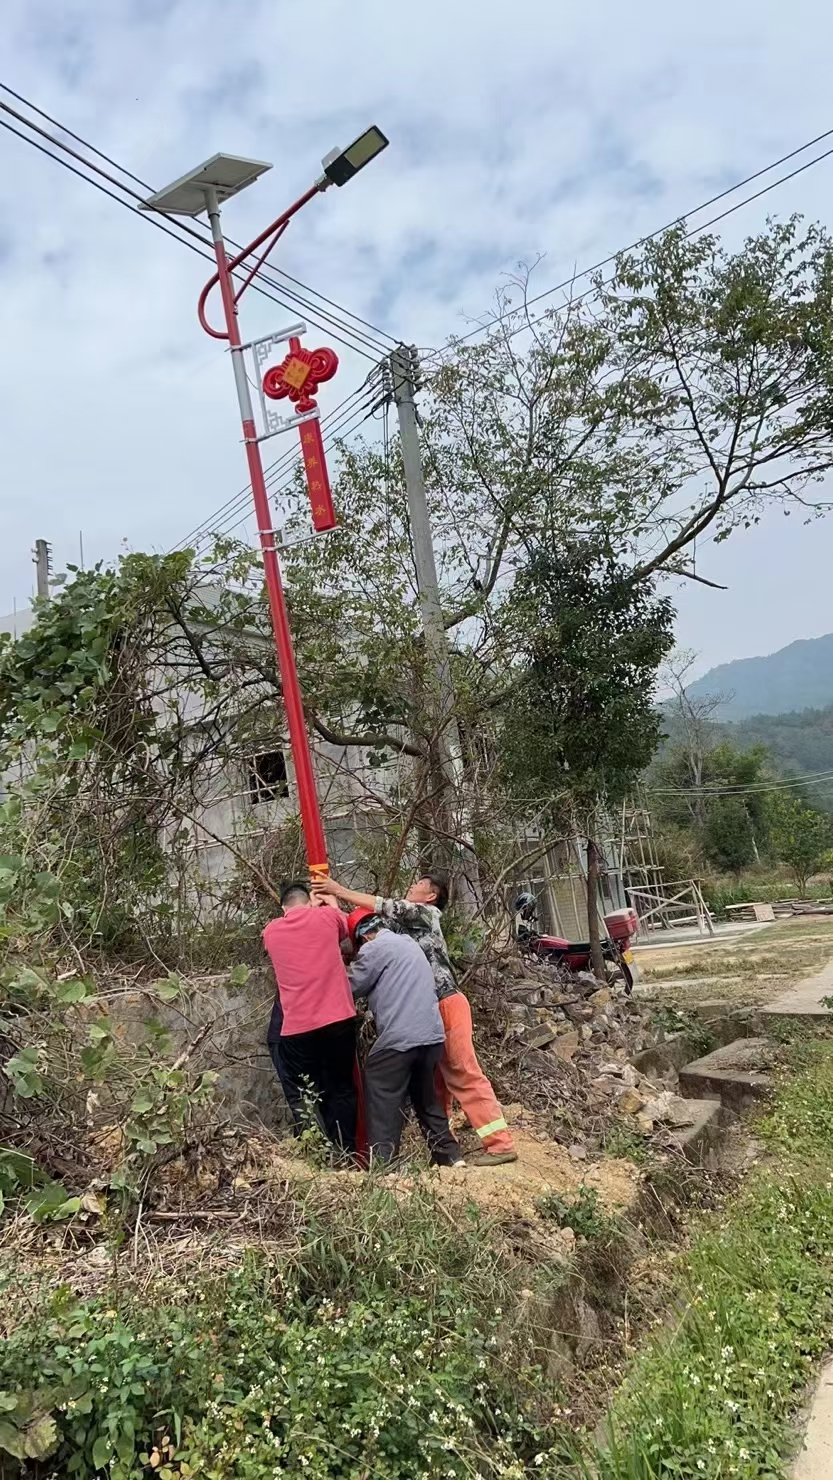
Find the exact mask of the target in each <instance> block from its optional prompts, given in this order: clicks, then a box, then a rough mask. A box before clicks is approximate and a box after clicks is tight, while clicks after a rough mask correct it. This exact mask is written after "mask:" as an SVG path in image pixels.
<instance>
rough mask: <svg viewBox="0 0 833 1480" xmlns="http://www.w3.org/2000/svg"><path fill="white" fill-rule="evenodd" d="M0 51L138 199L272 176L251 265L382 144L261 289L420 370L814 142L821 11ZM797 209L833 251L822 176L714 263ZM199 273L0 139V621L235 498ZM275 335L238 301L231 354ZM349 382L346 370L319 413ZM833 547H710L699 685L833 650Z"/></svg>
mask: <svg viewBox="0 0 833 1480" xmlns="http://www.w3.org/2000/svg"><path fill="white" fill-rule="evenodd" d="M3 29H4V42H5V44H4V48H3V66H2V68H0V81H3V82H5V83H6V84H8V86H10V87H12V88H14V89H15V90H16V91H17V92H19V93H21V94H24V95H25V96H26V97H28V98H30V99H32V100H33V101H34V102H36V103H37V104H38V105H39V106H40V107H41V108H43V109H45V110H46V111H47V112H49V113H51V114H53V115H54V116H55V117H56V118H57V119H59V120H61V121H62V122H63V123H64V124H66V125H67V126H68V127H70V128H72V129H74V130H75V131H76V132H78V133H79V134H81V135H83V136H84V137H85V138H87V139H89V140H90V141H92V142H93V143H94V144H96V145H97V147H98V148H99V149H101V150H103V151H105V152H106V153H107V154H109V155H111V156H112V157H113V158H114V159H115V160H117V161H118V162H119V164H122V165H124V166H126V167H127V168H128V169H130V170H131V171H133V172H134V173H135V174H136V175H137V176H139V177H140V178H141V179H142V180H145V181H148V182H150V183H151V184H152V186H153V187H154V188H158V187H159V186H160V185H163V184H165V183H167V182H168V181H170V180H173V179H174V178H176V177H177V176H179V175H180V174H182V173H184V172H185V171H186V170H187V169H189V168H190V167H191V166H193V165H195V164H197V163H199V162H201V161H202V160H204V159H206V158H208V157H209V156H210V155H211V154H213V153H215V152H216V151H218V150H223V151H225V152H228V153H233V154H241V155H247V156H252V157H254V158H259V159H264V160H269V161H271V162H272V163H273V164H274V168H273V169H272V171H271V172H270V173H269V174H267V175H266V176H264V177H263V179H262V180H261V181H260V182H258V184H257V185H255V186H253V187H252V188H251V189H250V190H248V191H247V192H246V193H245V194H244V195H241V196H240V198H239V199H238V200H236V201H234V202H232V203H230V204H229V206H228V207H227V210H226V215H225V222H226V229H227V231H228V232H229V233H230V234H231V235H233V236H236V237H238V238H240V239H243V238H248V237H249V236H252V235H254V234H255V233H256V232H257V231H258V230H259V229H260V228H261V227H262V226H263V225H264V224H265V223H266V221H268V219H269V218H270V217H271V216H273V215H275V214H277V212H278V211H279V210H281V209H282V208H283V207H284V206H285V205H287V204H288V203H289V201H291V200H292V199H294V198H295V197H296V196H297V195H298V194H300V193H301V192H302V191H303V190H304V189H305V188H306V187H307V185H308V184H310V183H311V181H312V180H313V179H314V178H315V177H316V176H317V174H318V173H319V172H320V167H319V161H320V159H321V157H322V155H324V154H325V153H326V152H327V150H328V149H330V148H331V147H332V146H333V145H335V144H340V145H345V144H347V143H348V142H349V141H350V140H351V139H352V138H354V137H355V136H356V135H357V134H358V133H359V132H360V131H361V130H362V129H363V128H364V127H365V126H366V124H367V123H369V122H376V123H378V124H379V125H380V126H381V127H382V128H383V129H384V130H385V132H386V133H387V134H388V136H389V137H390V140H391V147H390V148H389V149H388V150H387V151H386V153H385V154H384V155H383V156H382V157H381V158H380V159H379V160H377V161H376V162H374V164H373V165H371V166H370V167H369V168H368V169H367V170H366V171H365V172H364V173H363V174H362V175H361V176H360V177H358V178H357V179H356V180H355V181H353V182H352V183H351V184H350V186H349V187H346V188H345V189H344V190H331V191H329V192H328V193H327V194H326V195H324V196H321V197H318V198H316V200H315V201H314V202H313V203H312V204H311V205H310V206H309V207H308V208H307V210H306V211H305V212H304V213H303V214H302V215H301V216H299V218H298V220H297V221H296V222H295V223H294V224H293V226H292V227H291V228H290V230H289V232H288V233H287V236H286V238H285V240H284V242H283V243H282V244H281V253H280V257H279V259H278V260H279V263H280V265H281V267H283V268H284V269H285V270H286V271H287V272H289V273H292V274H294V275H295V276H296V277H298V278H300V279H302V280H303V281H304V282H305V283H308V284H310V285H311V286H312V287H314V288H316V289H318V290H319V291H320V292H322V293H326V294H327V295H328V296H329V297H330V298H332V299H334V300H335V301H337V302H338V303H340V304H343V305H345V306H346V307H348V308H350V309H351V310H352V311H353V312H355V313H357V314H361V315H362V316H364V317H365V318H367V319H368V320H369V321H370V322H371V323H372V324H374V325H375V326H378V327H379V328H380V329H382V330H384V331H386V333H388V334H390V335H393V336H394V337H395V338H396V339H402V340H404V341H405V342H408V343H410V342H414V343H417V344H420V345H424V346H429V345H436V344H440V343H442V342H443V340H444V339H445V338H446V337H447V336H448V335H449V334H450V333H453V332H458V333H459V332H461V331H465V329H466V328H467V327H468V326H469V325H470V322H471V321H472V320H473V319H474V318H476V317H477V316H478V315H480V314H482V313H483V312H484V311H486V310H487V309H488V307H489V305H490V303H491V301H492V299H493V295H494V292H495V289H496V287H497V286H498V284H499V283H500V281H501V279H502V277H503V275H505V274H507V273H511V272H512V271H514V270H515V268H516V265H517V263H518V262H520V261H527V262H528V261H531V260H534V259H535V258H537V257H538V256H539V255H540V256H541V257H542V260H541V262H540V264H539V266H538V267H537V268H536V272H535V282H536V285H537V286H538V288H539V291H540V290H541V289H543V288H545V287H547V286H549V285H550V284H555V283H556V282H558V281H560V280H561V279H562V278H563V277H564V276H565V275H568V274H569V273H570V272H571V271H572V270H573V269H574V268H575V267H576V266H577V267H579V268H581V267H583V266H585V265H589V264H591V263H592V262H594V261H595V260H597V259H598V258H600V257H603V256H605V255H606V254H607V253H608V252H610V251H613V250H615V249H616V248H618V247H621V246H624V245H627V244H628V243H629V242H631V241H633V240H634V239H636V238H638V237H639V236H640V235H642V234H644V233H646V232H648V231H651V230H653V229H655V228H656V227H658V226H661V225H663V224H664V223H665V222H667V221H669V220H671V219H673V218H674V217H675V216H677V215H679V214H680V213H682V212H684V211H688V210H689V209H690V208H692V207H693V206H695V205H696V204H698V203H699V202H700V201H702V200H705V199H706V198H707V197H708V196H710V195H712V194H714V193H715V192H716V191H718V190H721V189H723V188H725V187H726V186H727V185H729V184H732V183H733V182H734V181H736V180H739V179H741V178H742V177H743V176H745V175H747V174H749V173H751V172H752V171H753V170H756V169H758V168H760V167H761V166H763V165H765V164H767V163H769V162H770V161H771V160H774V159H775V158H777V157H778V156H779V155H781V154H784V153H786V152H787V151H788V150H790V149H792V148H794V147H796V146H797V145H799V144H801V143H803V142H804V141H805V140H807V139H810V138H811V137H813V136H814V135H816V134H819V133H821V132H822V131H823V130H825V129H827V128H830V127H831V126H833V107H831V105H830V104H829V102H827V98H828V95H829V57H830V53H831V43H833V11H831V10H830V8H829V7H828V6H826V5H824V4H823V3H822V0H793V3H791V4H790V5H789V6H785V5H784V4H783V3H782V0H755V3H754V4H753V3H752V0H731V3H730V4H728V5H727V4H726V3H725V0H722V3H717V0H700V3H699V4H698V5H697V6H688V7H679V6H670V5H668V4H667V0H663V3H659V0H631V3H630V4H629V5H627V6H622V5H621V4H616V3H614V0H596V3H595V4H594V5H587V4H582V5H579V4H575V3H574V4H569V3H568V4H565V5H560V6H554V5H553V4H552V0H526V4H525V5H524V6H523V8H522V9H521V10H518V11H514V10H513V9H512V8H511V7H507V6H506V5H505V4H498V3H497V0H453V3H449V0H443V3H439V0H421V4H420V5H419V6H416V7H404V8H403V7H401V6H395V5H391V4H390V0H384V3H382V0H362V3H360V4H357V5H355V6H346V5H344V4H343V3H338V0H317V3H316V4H315V5H312V6H304V5H299V4H298V3H297V0H295V3H293V4H291V5H290V4H288V3H286V0H246V4H245V6H241V5H230V4H229V3H228V0H83V3H79V0H62V4H61V5H60V6H58V5H56V4H55V3H54V0H50V3H45V0H6V3H5V5H4V28H3ZM4 96H5V95H3V94H0V98H3V97H4ZM6 101H12V102H13V100H10V99H8V98H6ZM2 116H3V115H2V114H0V118H1V117H2ZM824 147H826V146H820V149H821V148H824ZM779 173H782V172H779ZM792 211H800V212H803V213H804V214H805V215H806V216H808V217H810V218H814V219H819V220H822V221H823V222H824V223H825V224H826V225H828V226H830V227H833V219H832V218H833V159H831V160H828V161H825V162H823V163H821V164H819V165H818V166H817V167H815V168H814V169H811V170H809V171H807V172H806V173H804V174H803V175H801V176H799V177H798V178H797V179H796V180H794V181H791V182H790V183H788V184H787V185H785V186H783V187H781V188H780V189H779V190H777V191H773V192H772V193H770V194H769V195H768V196H766V197H765V198H764V199H763V201H761V202H758V203H756V204H753V205H751V206H749V207H747V208H746V209H745V210H744V211H742V212H738V213H736V215H734V216H733V217H731V218H730V219H729V221H728V222H727V223H726V224H725V228H723V229H724V231H725V237H726V240H727V243H728V244H729V245H733V246H734V245H737V244H739V242H740V241H741V239H742V237H743V236H744V235H745V234H746V233H747V232H750V231H754V230H755V229H756V228H758V227H760V226H761V225H762V223H763V221H764V219H765V217H766V215H767V214H769V213H774V212H777V213H778V214H779V215H787V214H789V213H790V212H792ZM206 275H207V274H206V272H205V271H204V270H203V264H202V263H201V262H200V261H199V259H198V257H196V256H195V255H194V254H192V253H191V252H189V251H187V250H184V249H183V248H182V247H181V246H180V245H177V244H176V243H175V242H173V241H171V240H170V239H169V238H168V237H166V236H165V235H164V234H163V233H162V232H160V231H158V230H155V229H153V228H152V227H151V226H150V225H149V223H148V222H146V221H144V220H142V219H140V218H138V217H137V216H135V215H133V214H131V213H129V212H127V211H125V210H123V209H121V208H119V207H118V206H117V205H115V204H114V203H113V202H111V201H110V200H108V199H106V198H105V197H103V196H102V195H100V194H99V193H98V192H96V191H94V190H93V189H92V188H91V187H90V186H89V185H87V184H84V183H83V182H82V181H80V180H78V179H76V178H74V177H73V176H72V175H70V174H68V173H67V172H66V171H65V170H63V169H61V168H59V166H58V165H56V164H54V163H53V162H52V161H51V160H49V159H47V158H45V157H44V156H43V155H41V154H38V153H37V152H36V151H35V150H34V149H32V148H31V147H30V146H29V145H27V144H25V143H23V142H22V141H20V140H19V139H17V138H15V137H13V136H12V135H10V134H8V133H7V132H5V131H4V130H2V129H0V343H1V344H2V351H0V450H1V451H2V473H1V474H0V477H2V510H3V525H4V533H5V538H4V540H3V542H2V546H0V611H2V612H7V611H11V610H12V606H13V603H14V602H16V603H17V604H18V605H23V604H25V603H26V602H27V600H28V599H29V597H30V596H31V592H32V582H33V568H32V565H31V557H30V550H31V546H32V543H33V541H34V540H35V539H36V538H38V537H41V538H46V539H49V540H50V541H51V542H52V544H53V549H54V564H55V568H56V569H58V570H60V569H62V568H63V567H64V566H65V565H66V563H67V562H70V561H77V559H78V552H79V532H83V542H84V554H85V558H86V561H87V563H88V564H89V563H90V562H92V561H94V560H98V559H104V560H111V559H113V558H114V557H115V556H117V555H118V553H119V551H120V550H122V549H126V548H131V549H156V550H166V549H168V548H170V547H171V546H173V545H175V544H176V543H177V542H178V541H180V540H181V539H183V538H184V537H185V536H186V535H187V534H188V532H189V531H190V530H191V529H192V528H193V527H194V526H196V525H198V524H199V523H201V522H202V521H203V520H204V519H206V518H207V517H208V516H209V515H210V514H211V512H212V511H213V510H215V509H217V508H218V507H219V506H220V505H222V504H223V503H225V502H226V500H228V499H229V498H230V497H231V496H232V495H233V494H235V493H237V492H238V491H239V490H240V489H241V488H242V486H243V485H244V483H245V481H246V479H245V469H244V459H243V452H242V448H241V446H240V440H239V436H240V434H239V428H238V423H237V412H236V403H235V399H234V393H233V387H232V384H231V379H230V367H229V364H228V358H227V356H226V355H225V354H224V353H223V351H222V347H221V346H218V345H217V344H216V343H215V342H212V341H211V340H209V339H208V338H206V336H205V335H204V334H203V333H202V332H201V330H200V329H199V327H198V325H197V321H196V315H195V304H196V299H197V296H198V293H199V290H200V288H201V286H202V283H203V281H204V278H205V276H206ZM286 320H287V315H286V312H285V311H284V310H282V309H281V308H279V307H277V306H276V305H274V304H271V303H269V302H267V301H265V300H258V299H256V298H255V297H254V295H251V296H250V297H249V298H248V299H247V300H246V307H245V310H244V315H243V328H244V333H245V334H246V335H247V336H249V337H251V336H255V335H257V334H264V333H268V332H269V331H270V330H273V329H277V328H279V327H281V326H282V325H284V324H285V323H286ZM318 337H319V339H320V338H322V337H323V336H320V335H319V336H318ZM336 348H339V346H336ZM369 368H370V362H369V361H368V360H366V359H362V358H361V356H359V355H357V354H355V353H352V352H348V353H345V354H344V356H343V359H342V365H341V368H340V370H339V374H338V376H337V378H336V380H334V381H333V382H332V383H331V385H330V386H328V387H326V388H324V389H323V390H322V394H321V405H322V409H323V411H324V412H325V413H326V411H327V410H328V409H329V408H332V407H334V406H335V405H336V404H337V403H338V402H339V401H340V400H341V399H342V397H343V396H345V395H346V394H347V393H348V392H350V391H352V390H353V389H354V388H355V387H357V386H358V385H359V384H360V382H361V380H362V378H363V376H364V375H365V374H366V373H367V371H368V369H369ZM272 445H274V444H272ZM283 451H284V447H280V448H278V449H277V450H276V452H275V454H274V455H275V456H278V455H280V454H281V453H282V452H283ZM271 455H272V453H271V448H270V449H269V451H268V452H267V456H271ZM240 532H242V530H241V531H240ZM831 541H833V524H831V523H821V524H813V525H811V526H809V527H806V526H804V525H803V524H802V523H801V522H800V520H799V519H798V518H797V516H795V515H794V516H792V517H791V518H790V519H785V518H784V516H783V514H780V513H774V514H773V515H772V516H771V517H769V518H768V519H766V520H764V522H763V523H762V525H761V526H760V527H759V528H757V529H756V530H754V531H752V532H750V533H746V534H741V533H739V534H737V535H736V536H735V535H733V536H732V538H731V539H730V540H728V541H727V542H726V543H725V544H722V545H719V546H715V545H713V544H706V545H704V546H703V547H702V548H701V549H700V550H699V551H698V560H697V565H698V570H699V571H700V573H701V574H703V575H706V576H708V577H709V578H711V579H713V580H715V581H718V582H721V583H725V584H726V585H727V586H728V588H729V589H728V590H727V591H723V592H718V591H713V590H710V589H707V588H705V587H701V586H690V585H687V586H686V587H685V589H682V590H680V591H677V592H675V597H676V600H677V604H678V610H679V623H678V636H679V641H680V644H681V645H682V646H684V647H688V648H693V649H695V650H696V651H697V652H698V653H699V655H700V658H699V662H698V668H699V669H700V670H704V669H706V668H708V667H710V666H711V665H712V664H715V663H719V662H723V661H727V660H729V659H731V658H734V657H745V656H751V655H753V654H757V653H765V652H770V651H772V650H774V649H775V648H778V647H781V646H783V645H784V644H786V643H788V642H791V641H793V640H794V639H795V638H797V637H812V636H818V635H821V634H822V633H825V632H827V631H830V630H833V613H831V612H830V609H829V604H828V601H827V597H826V592H827V590H828V589H829V569H830V561H829V557H828V550H829V549H830V545H831Z"/></svg>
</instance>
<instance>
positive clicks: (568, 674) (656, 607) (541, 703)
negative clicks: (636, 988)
mask: <svg viewBox="0 0 833 1480" xmlns="http://www.w3.org/2000/svg"><path fill="white" fill-rule="evenodd" d="M506 623H507V630H506V640H507V641H511V642H512V644H513V646H514V650H515V651H516V653H517V655H518V660H517V663H516V678H515V682H514V687H513V695H512V701H511V710H510V714H509V716H508V717H507V719H506V721H505V723H504V729H503V735H502V744H503V751H504V757H505V766H506V770H507V775H508V776H509V778H510V783H511V785H512V786H513V787H514V789H515V790H516V792H517V793H518V794H519V795H522V796H526V797H529V796H530V795H534V796H537V797H549V798H550V799H551V806H552V808H553V810H556V809H559V808H560V809H561V810H562V812H563V811H564V810H568V811H570V812H571V813H572V815H573V817H574V818H575V819H576V822H577V824H578V828H579V831H580V832H581V833H583V835H584V836H585V837H586V838H587V840H588V845H587V904H588V911H587V913H588V924H589V930H590V943H591V948H592V950H593V965H594V969H595V970H596V972H597V974H598V975H599V976H602V977H603V975H604V967H603V962H602V955H601V942H600V939H599V922H598V909H597V902H598V884H599V862H600V859H599V848H598V842H597V839H596V835H595V829H596V825H597V814H598V810H599V806H600V803H602V802H603V801H604V800H607V801H610V802H614V803H615V802H618V801H620V800H621V799H622V798H623V797H624V796H625V795H626V793H627V792H628V791H629V790H630V788H631V787H632V785H633V783H634V781H635V779H636V777H637V776H638V775H639V773H640V772H641V771H642V770H643V769H644V767H645V766H646V765H647V763H648V761H649V760H650V758H651V755H652V754H653V751H654V749H655V747H656V744H657V741H658V739H659V735H660V717H659V713H658V711H657V709H656V708H655V706H654V702H653V700H654V692H655V686H656V676H657V670H658V668H659V665H660V663H661V662H662V659H663V657H664V656H665V654H666V653H667V652H668V651H669V649H670V647H671V644H672V641H673V638H672V623H673V609H672V607H671V605H670V602H669V601H668V600H667V599H665V598H661V597H657V596H656V595H655V594H654V593H653V591H652V589H651V584H650V582H643V583H641V584H639V585H637V584H635V583H634V582H633V581H632V580H631V579H630V576H629V573H628V572H627V571H623V570H622V568H621V567H620V566H619V565H618V564H617V562H616V561H615V560H614V559H613V558H612V557H611V556H610V554H609V553H608V552H606V551H605V549H604V548H603V547H602V546H600V544H599V542H598V541H595V540H591V539H584V540H574V541H573V542H572V544H570V545H569V546H566V547H563V548H561V549H559V550H557V551H553V552H551V553H549V554H547V553H546V552H544V551H540V552H538V553H537V554H536V556H535V558H534V559H532V560H531V561H530V562H529V564H528V566H527V568H526V569H525V571H524V572H523V573H521V574H519V575H518V577H517V579H516V583H515V588H514V592H513V596H512V600H511V602H509V603H508V604H507V612H506Z"/></svg>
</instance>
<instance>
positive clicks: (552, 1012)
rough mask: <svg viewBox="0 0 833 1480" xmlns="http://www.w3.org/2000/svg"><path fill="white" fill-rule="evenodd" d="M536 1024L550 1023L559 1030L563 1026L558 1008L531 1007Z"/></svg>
mask: <svg viewBox="0 0 833 1480" xmlns="http://www.w3.org/2000/svg"><path fill="white" fill-rule="evenodd" d="M532 1011H533V1013H534V1014H535V1021H536V1023H551V1024H552V1025H553V1026H554V1027H557V1028H560V1027H562V1026H563V1024H564V1019H563V1017H562V1014H561V1009H560V1007H533V1009H532Z"/></svg>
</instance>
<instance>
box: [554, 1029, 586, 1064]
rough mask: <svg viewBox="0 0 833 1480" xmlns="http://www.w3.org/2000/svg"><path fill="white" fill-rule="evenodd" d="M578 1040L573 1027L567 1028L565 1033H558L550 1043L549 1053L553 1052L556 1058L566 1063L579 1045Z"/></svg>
mask: <svg viewBox="0 0 833 1480" xmlns="http://www.w3.org/2000/svg"><path fill="white" fill-rule="evenodd" d="M579 1041H580V1040H579V1036H578V1033H577V1032H576V1030H575V1028H568V1029H567V1032H566V1033H559V1035H558V1037H557V1038H556V1040H555V1042H554V1043H552V1044H551V1045H550V1053H554V1054H555V1057H556V1058H557V1059H561V1060H562V1061H563V1062H564V1063H565V1064H568V1063H569V1062H570V1060H571V1059H572V1057H573V1055H574V1053H575V1052H576V1050H577V1048H578V1046H579Z"/></svg>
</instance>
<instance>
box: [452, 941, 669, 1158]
mask: <svg viewBox="0 0 833 1480" xmlns="http://www.w3.org/2000/svg"><path fill="white" fill-rule="evenodd" d="M489 975H490V977H491V980H490V981H489V982H488V985H487V984H486V983H485V982H482V979H481V982H482V987H484V988H485V993H484V995H485V998H486V999H487V1001H488V1008H489V1009H490V1016H491V1018H492V1023H493V1034H492V1042H493V1048H492V1053H491V1055H490V1057H491V1059H492V1062H495V1061H496V1067H497V1065H499V1068H498V1075H497V1077H498V1079H500V1080H502V1081H503V1082H504V1083H505V1084H506V1087H507V1089H511V1090H512V1091H513V1097H517V1098H519V1099H521V1100H523V1102H524V1103H525V1104H528V1105H533V1104H535V1103H536V1102H537V1104H538V1105H539V1107H540V1108H544V1107H545V1106H546V1107H547V1108H551V1109H555V1108H556V1106H560V1105H564V1106H566V1107H568V1108H569V1112H570V1113H569V1117H568V1126H569V1133H572V1132H573V1131H574V1130H575V1129H576V1128H577V1127H578V1126H579V1125H581V1126H583V1127H584V1128H586V1129H588V1130H592V1129H599V1128H600V1127H601V1125H603V1124H604V1122H609V1121H610V1120H611V1119H614V1118H619V1117H626V1118H627V1120H628V1123H629V1124H630V1126H631V1128H632V1129H635V1130H637V1131H640V1132H642V1133H643V1134H645V1135H649V1134H651V1133H652V1132H653V1130H654V1129H655V1128H657V1129H660V1128H663V1127H665V1128H668V1129H670V1128H673V1127H679V1126H684V1125H688V1124H691V1121H692V1119H693V1117H692V1115H691V1111H690V1105H689V1104H688V1102H687V1101H685V1100H683V1099H681V1098H680V1096H679V1095H678V1094H677V1087H678V1074H677V1070H676V1068H675V1067H674V1065H673V1063H672V1062H671V1058H670V1057H669V1056H668V1055H667V1054H665V1053H663V1052H662V1045H663V1043H664V1042H665V1037H666V1035H665V1032H664V1030H663V1029H662V1028H661V1027H659V1026H658V1025H657V1024H656V1023H654V1022H653V1021H652V1020H651V1016H650V1009H649V1008H648V1007H647V1006H646V1005H643V1004H641V1003H640V1002H639V1001H637V1000H635V999H634V998H633V997H629V996H628V995H627V994H626V992H625V990H624V985H623V984H622V983H620V982H615V981H614V982H613V983H611V984H608V985H605V986H600V984H599V982H598V981H597V980H596V978H595V976H593V975H592V973H590V972H577V973H574V974H569V975H567V974H565V975H564V976H560V975H558V974H557V972H556V970H555V969H554V968H550V967H547V966H544V965H538V964H537V963H536V964H535V965H530V964H528V963H523V962H521V961H519V960H516V961H510V962H508V963H507V962H505V961H504V962H503V963H501V968H500V972H499V973H498V972H494V974H492V973H490V974H489ZM481 1000H483V999H482V998H481ZM498 1023H500V1024H501V1041H500V1045H499V1046H498V1044H497V1043H496V1042H495V1037H494V1029H495V1028H496V1027H497V1024H498ZM640 1065H641V1067H639V1066H640ZM556 1134H557V1133H556Z"/></svg>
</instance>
